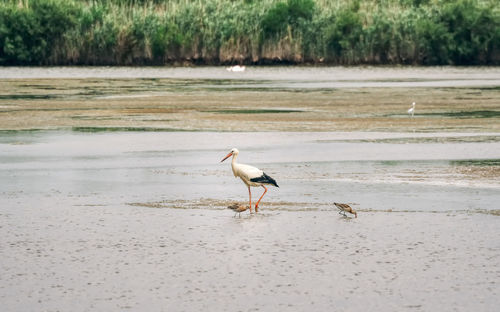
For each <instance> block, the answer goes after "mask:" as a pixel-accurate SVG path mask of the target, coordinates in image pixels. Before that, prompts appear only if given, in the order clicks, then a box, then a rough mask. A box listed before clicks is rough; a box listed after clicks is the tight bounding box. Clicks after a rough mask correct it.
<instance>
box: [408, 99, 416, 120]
mask: <svg viewBox="0 0 500 312" xmlns="http://www.w3.org/2000/svg"><path fill="white" fill-rule="evenodd" d="M414 113H415V102H413V103H411V108H410V109H409V110H408V116H411V117H413V114H414Z"/></svg>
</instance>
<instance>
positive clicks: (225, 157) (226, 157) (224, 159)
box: [220, 152, 233, 162]
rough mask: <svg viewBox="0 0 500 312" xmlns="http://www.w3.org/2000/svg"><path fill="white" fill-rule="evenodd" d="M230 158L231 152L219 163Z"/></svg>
mask: <svg viewBox="0 0 500 312" xmlns="http://www.w3.org/2000/svg"><path fill="white" fill-rule="evenodd" d="M231 156H233V152H231V153H229V154H227V155H226V157H224V159H222V160H221V161H220V162H223V161H224V160H226V159H228V158H229V157H231Z"/></svg>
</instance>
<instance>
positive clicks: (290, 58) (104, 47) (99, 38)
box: [0, 0, 500, 65]
mask: <svg viewBox="0 0 500 312" xmlns="http://www.w3.org/2000/svg"><path fill="white" fill-rule="evenodd" d="M234 63H242V64H266V63H327V64H344V65H354V64H421V65H446V64H455V65H487V64H500V4H499V2H498V1H497V0H457V1H451V0H345V1H341V0H333V1H327V0H194V1H189V0H93V1H92V0H87V1H77V0H3V1H1V2H0V64H1V65H50V64H58V65H68V64H88V65H153V64H154V65H163V64H234Z"/></svg>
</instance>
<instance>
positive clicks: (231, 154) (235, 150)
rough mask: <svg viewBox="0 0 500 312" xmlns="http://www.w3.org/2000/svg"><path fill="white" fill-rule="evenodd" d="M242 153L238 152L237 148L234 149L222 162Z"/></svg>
mask: <svg viewBox="0 0 500 312" xmlns="http://www.w3.org/2000/svg"><path fill="white" fill-rule="evenodd" d="M239 152H240V151H238V149H237V148H233V149H232V150H231V151H230V152H229V154H227V155H226V157H224V158H223V159H222V160H221V161H220V162H223V161H224V160H226V159H228V158H229V157H231V156H233V155H238V153H239Z"/></svg>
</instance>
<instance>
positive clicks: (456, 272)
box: [0, 204, 500, 311]
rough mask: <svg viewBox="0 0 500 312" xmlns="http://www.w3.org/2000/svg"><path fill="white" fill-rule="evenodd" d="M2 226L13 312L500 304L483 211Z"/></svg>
mask: <svg viewBox="0 0 500 312" xmlns="http://www.w3.org/2000/svg"><path fill="white" fill-rule="evenodd" d="M19 209H22V210H23V213H20V212H19ZM14 210H15V211H14ZM495 218H498V217H495ZM0 232H1V234H2V241H3V244H2V245H3V248H2V262H1V266H2V275H1V286H0V295H1V301H2V309H3V310H4V311H19V310H22V311H35V310H36V311H55V310H65V309H68V308H70V309H71V310H72V311H89V310H108V311H109V310H112V311H117V310H120V311H121V310H133V311H139V310H162V311H171V310H175V311H199V310H218V311H219V310H220V311H256V310H261V311H276V310H290V311H324V310H331V309H335V310H341V311H366V309H367V308H368V307H369V308H370V309H373V310H385V311H428V310H435V309H438V310H440V311H471V310H475V311H495V310H496V309H497V307H498V295H499V286H498V281H499V277H500V271H499V261H500V259H499V256H500V250H499V245H498V240H497V239H495V237H498V221H497V220H492V219H491V216H488V215H483V214H467V213H452V214H435V213H418V214H416V213H386V214H382V213H362V214H361V215H360V217H359V218H358V219H355V220H353V219H344V218H342V217H340V216H339V215H338V214H337V213H336V212H334V211H332V212H328V211H322V212H272V213H271V212H266V211H265V210H264V212H263V213H262V214H260V215H258V216H254V217H247V216H243V217H242V218H232V213H228V211H224V210H221V211H214V210H204V209H195V210H183V209H144V208H141V207H131V206H126V205H125V206H123V205H117V206H113V207H96V206H92V205H91V206H84V207H68V206H54V205H51V204H41V205H38V206H37V207H32V208H26V207H23V206H22V205H20V206H17V207H16V206H11V207H10V208H9V209H5V208H4V209H3V213H2V228H1V229H0Z"/></svg>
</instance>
